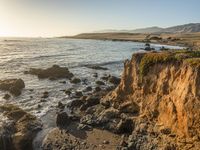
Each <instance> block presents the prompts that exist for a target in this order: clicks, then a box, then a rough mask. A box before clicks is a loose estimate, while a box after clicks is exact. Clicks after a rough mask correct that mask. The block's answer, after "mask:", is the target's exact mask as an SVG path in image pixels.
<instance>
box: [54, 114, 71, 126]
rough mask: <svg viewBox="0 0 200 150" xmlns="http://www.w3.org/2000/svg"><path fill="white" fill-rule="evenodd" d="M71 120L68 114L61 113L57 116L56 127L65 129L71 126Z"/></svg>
mask: <svg viewBox="0 0 200 150" xmlns="http://www.w3.org/2000/svg"><path fill="white" fill-rule="evenodd" d="M70 123H71V120H70V118H69V116H68V114H67V113H66V112H59V113H58V114H57V116H56V125H57V126H58V127H64V126H66V125H69V124H70Z"/></svg>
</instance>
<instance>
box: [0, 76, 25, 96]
mask: <svg viewBox="0 0 200 150" xmlns="http://www.w3.org/2000/svg"><path fill="white" fill-rule="evenodd" d="M23 88H25V84H24V81H23V80H22V79H7V80H0V90H5V91H9V92H10V93H11V94H13V95H14V96H19V95H20V94H21V90H22V89H23Z"/></svg>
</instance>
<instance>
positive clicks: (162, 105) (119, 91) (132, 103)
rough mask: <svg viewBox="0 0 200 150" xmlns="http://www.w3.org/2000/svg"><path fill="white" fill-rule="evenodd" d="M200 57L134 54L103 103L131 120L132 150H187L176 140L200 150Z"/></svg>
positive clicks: (176, 53) (188, 54)
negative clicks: (122, 112) (131, 118)
mask: <svg viewBox="0 0 200 150" xmlns="http://www.w3.org/2000/svg"><path fill="white" fill-rule="evenodd" d="M199 56H200V53H199V52H187V51H178V52H160V53H158V52H157V53H156V52H150V53H137V54H134V55H133V56H132V59H131V60H130V61H129V60H127V61H126V62H125V65H124V72H123V76H122V79H121V83H120V84H119V86H118V87H117V88H116V89H115V90H114V91H112V92H110V93H109V94H108V95H106V96H105V97H104V98H103V99H102V100H101V103H102V104H106V103H111V104H112V106H113V107H114V108H115V109H118V110H123V111H128V110H129V111H130V113H131V114H132V116H134V117H133V121H134V122H135V129H134V131H133V135H134V136H133V138H130V141H132V142H133V143H132V147H133V148H134V149H151V148H153V149H159V148H163V149H164V148H165V149H170V148H171V149H174V147H175V149H187V148H188V145H187V142H185V144H180V143H181V142H178V139H186V141H187V140H188V139H189V140H190V142H189V143H190V146H189V147H191V149H198V148H200V144H199V143H200V136H199V135H200V90H199V89H200V58H199ZM152 134H153V135H154V136H152ZM147 135H148V136H147ZM162 135H164V136H166V135H168V136H167V137H165V138H163V136H162ZM159 136H160V138H159ZM141 137H142V138H141ZM168 137H169V138H168ZM153 139H155V140H153ZM167 139H169V140H167ZM191 139H192V140H191ZM164 140H165V141H164ZM141 141H142V142H141ZM145 141H146V147H144V143H145ZM155 141H156V142H155ZM163 142H166V145H163V144H160V143H163ZM167 142H168V143H167ZM148 146H149V147H148ZM151 146H153V147H151Z"/></svg>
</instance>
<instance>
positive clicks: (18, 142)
mask: <svg viewBox="0 0 200 150" xmlns="http://www.w3.org/2000/svg"><path fill="white" fill-rule="evenodd" d="M0 111H1V113H3V114H4V116H5V117H7V118H8V120H9V121H7V122H6V123H5V124H3V125H2V126H0V149H1V150H7V149H12V150H32V141H33V139H34V137H35V136H36V134H37V133H38V131H40V130H41V128H42V124H41V122H40V121H39V120H38V119H37V118H36V117H35V116H33V115H31V114H29V113H27V112H25V111H24V110H22V109H20V108H18V107H17V106H14V105H11V104H5V105H3V106H0Z"/></svg>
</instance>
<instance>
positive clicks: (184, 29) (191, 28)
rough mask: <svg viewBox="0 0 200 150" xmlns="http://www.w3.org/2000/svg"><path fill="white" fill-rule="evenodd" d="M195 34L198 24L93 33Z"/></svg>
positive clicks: (199, 29) (198, 28)
mask: <svg viewBox="0 0 200 150" xmlns="http://www.w3.org/2000/svg"><path fill="white" fill-rule="evenodd" d="M109 32H113V33H116V32H117V33H120V32H121V33H149V34H150V33H195V32H200V23H189V24H183V25H177V26H171V27H167V28H161V27H157V26H155V27H147V28H138V29H135V30H101V31H97V32H95V33H109Z"/></svg>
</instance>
